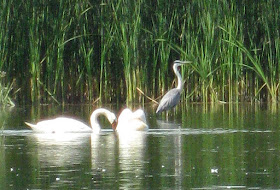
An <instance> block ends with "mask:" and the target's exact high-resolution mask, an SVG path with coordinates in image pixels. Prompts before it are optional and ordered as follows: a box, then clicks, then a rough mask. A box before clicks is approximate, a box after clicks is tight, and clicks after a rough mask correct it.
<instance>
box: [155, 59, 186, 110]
mask: <svg viewBox="0 0 280 190" xmlns="http://www.w3.org/2000/svg"><path fill="white" fill-rule="evenodd" d="M186 63H191V62H190V61H180V60H176V61H174V64H173V70H174V73H175V75H176V76H177V78H178V86H177V88H173V89H171V90H169V91H168V92H167V93H166V94H165V95H164V96H163V98H162V99H161V101H160V103H159V106H158V108H157V111H156V113H157V114H159V113H161V112H163V111H166V110H169V109H171V108H173V107H175V106H176V105H177V104H178V103H179V101H180V95H181V92H182V90H183V81H182V76H181V74H180V73H179V71H178V66H181V65H184V64H186Z"/></svg>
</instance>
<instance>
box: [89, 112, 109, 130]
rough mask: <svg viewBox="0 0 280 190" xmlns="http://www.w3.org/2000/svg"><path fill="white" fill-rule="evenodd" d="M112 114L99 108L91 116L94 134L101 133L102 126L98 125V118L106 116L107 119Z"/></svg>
mask: <svg viewBox="0 0 280 190" xmlns="http://www.w3.org/2000/svg"><path fill="white" fill-rule="evenodd" d="M109 114H110V112H109V111H108V110H106V109H103V108H99V109H97V110H95V111H94V112H93V113H92V114H91V116H90V122H91V128H92V130H93V132H96V133H99V132H100V130H101V127H100V124H99V123H98V120H97V118H98V116H100V115H104V116H105V117H107V118H108V117H109Z"/></svg>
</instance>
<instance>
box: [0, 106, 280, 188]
mask: <svg viewBox="0 0 280 190" xmlns="http://www.w3.org/2000/svg"><path fill="white" fill-rule="evenodd" d="M92 109H93V108H92V107H91V106H85V105H83V106H65V107H63V108H61V107H53V106H42V107H40V108H32V107H20V108H14V109H12V110H6V109H3V110H2V111H1V113H0V124H1V126H2V131H1V132H0V143H1V146H0V176H1V177H0V189H227V188H232V189H264V188H265V189H278V188H280V169H279V165H280V159H279V156H280V134H279V131H280V130H279V125H280V117H279V111H278V109H277V108H268V107H267V106H260V105H258V106H252V105H242V106H241V105H217V106H214V107H211V106H203V105H197V104H192V105H189V106H188V107H187V108H184V109H181V110H180V109H177V112H176V114H170V115H169V116H168V117H159V116H156V115H155V114H154V108H149V107H145V111H146V113H147V117H148V122H149V124H150V128H151V129H150V130H149V131H148V132H143V133H141V132H140V133H133V134H129V135H124V134H119V135H117V134H115V133H114V132H113V131H112V130H111V129H110V128H109V124H108V122H106V121H105V120H104V118H101V122H102V124H103V125H106V127H105V130H104V131H103V132H102V133H101V134H100V135H94V134H64V135H59V134H48V135H44V134H34V133H32V132H31V131H30V130H29V129H28V128H27V127H26V126H24V123H23V122H24V121H38V120H39V119H40V118H46V117H50V116H53V115H61V114H64V115H70V116H71V115H72V116H73V115H76V117H77V118H81V119H82V120H84V121H86V120H87V118H88V117H89V115H90V112H91V111H92ZM112 109H113V110H114V108H112Z"/></svg>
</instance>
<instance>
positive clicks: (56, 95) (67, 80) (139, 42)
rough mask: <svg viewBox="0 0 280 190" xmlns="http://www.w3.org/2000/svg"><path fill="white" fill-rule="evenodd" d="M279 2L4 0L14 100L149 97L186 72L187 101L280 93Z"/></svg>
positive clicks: (1, 38) (1, 47)
mask: <svg viewBox="0 0 280 190" xmlns="http://www.w3.org/2000/svg"><path fill="white" fill-rule="evenodd" d="M279 5H280V3H279V1H276V0H272V1H265V0H260V1H254V2H252V1H238V0H229V1H226V0H223V1H215V0H210V1H206V0H201V1H187V2H186V1H175V0H169V1H166V0H158V1H153V2H151V1H148V0H135V1H129V0H112V1H109V0H102V1H90V0H73V1H70V0H60V1H57V0H56V1H54V0H51V1H42V0H36V1H22V2H20V3H19V2H18V1H15V0H10V1H6V0H4V1H1V2H0V26H1V27H0V70H3V71H6V72H7V76H6V77H7V80H8V81H15V82H14V89H20V91H18V93H17V94H16V96H17V98H16V101H18V102H22V103H30V102H33V103H44V102H50V101H55V102H62V103H63V102H92V101H95V100H97V99H99V100H101V101H102V102H119V101H120V102H124V101H127V102H148V101H150V100H148V99H147V98H145V97H144V96H143V95H141V94H140V93H139V92H138V91H137V88H139V89H141V90H142V91H143V92H144V93H145V94H146V95H147V96H149V97H151V98H154V99H156V98H157V97H159V96H161V95H162V94H164V93H165V92H166V91H167V90H168V89H169V88H171V86H172V85H173V86H174V78H175V77H174V74H173V71H172V70H171V68H172V67H171V64H172V62H173V61H174V60H176V59H181V60H191V61H192V62H193V63H192V64H190V65H189V66H188V67H185V68H182V73H183V75H184V78H185V79H186V84H185V91H184V94H183V99H184V100H189V101H199V102H214V101H223V102H242V101H249V102H255V101H267V102H277V101H278V100H279V84H280V83H279V79H280V73H279V71H280V67H279V61H280V39H279V34H280V33H279V25H280V10H279Z"/></svg>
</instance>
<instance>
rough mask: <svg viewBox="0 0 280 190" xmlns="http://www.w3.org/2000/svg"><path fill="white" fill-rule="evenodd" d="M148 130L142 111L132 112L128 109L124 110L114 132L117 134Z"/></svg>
mask: <svg viewBox="0 0 280 190" xmlns="http://www.w3.org/2000/svg"><path fill="white" fill-rule="evenodd" d="M148 129H149V126H148V125H147V121H146V116H145V113H144V111H143V110H142V109H138V110H136V111H135V112H132V111H131V110H130V109H128V108H126V109H124V110H123V111H122V112H121V114H120V116H119V118H118V125H117V128H116V130H117V131H118V132H130V131H146V130H148Z"/></svg>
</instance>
